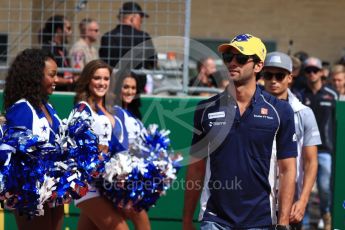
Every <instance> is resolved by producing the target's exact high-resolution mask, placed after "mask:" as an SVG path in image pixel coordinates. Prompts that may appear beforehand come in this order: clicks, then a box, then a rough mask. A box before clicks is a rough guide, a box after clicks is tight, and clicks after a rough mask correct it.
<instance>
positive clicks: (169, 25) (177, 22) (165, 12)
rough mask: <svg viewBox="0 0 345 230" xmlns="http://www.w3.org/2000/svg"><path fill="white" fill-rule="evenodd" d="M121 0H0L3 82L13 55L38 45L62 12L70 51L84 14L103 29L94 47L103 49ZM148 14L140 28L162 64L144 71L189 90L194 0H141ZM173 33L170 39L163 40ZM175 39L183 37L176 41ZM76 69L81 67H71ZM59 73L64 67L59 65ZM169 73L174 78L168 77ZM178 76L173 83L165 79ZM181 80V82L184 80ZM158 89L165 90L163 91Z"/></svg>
mask: <svg viewBox="0 0 345 230" xmlns="http://www.w3.org/2000/svg"><path fill="white" fill-rule="evenodd" d="M125 2H126V1H123V0H73V1H70V0H31V1H27V0H2V1H1V2H0V80H1V81H2V83H3V80H4V77H5V74H6V71H7V69H8V66H9V65H10V63H11V61H12V60H13V58H14V57H15V56H16V55H17V54H18V53H19V52H20V51H22V50H23V49H25V48H29V47H33V48H40V47H41V44H40V42H39V37H40V32H42V28H43V27H44V25H45V23H46V22H47V19H48V18H49V17H51V16H53V15H63V16H65V18H66V19H67V20H69V21H70V22H71V26H72V27H71V29H72V33H71V35H70V36H69V37H66V38H65V40H64V43H65V44H66V48H67V49H69V48H70V47H71V45H72V44H73V43H74V42H76V41H77V40H78V39H79V37H80V33H79V29H78V25H79V23H80V21H81V20H82V19H84V18H93V19H95V20H96V21H97V22H98V24H99V27H100V33H99V39H98V41H97V43H95V48H96V49H97V50H98V49H99V48H100V37H101V36H102V34H104V33H106V32H107V31H110V30H112V29H113V28H114V27H115V26H116V25H117V24H118V23H119V21H118V19H117V15H118V13H119V9H120V8H121V6H122V5H123V4H124V3H125ZM136 2H137V3H138V4H139V5H140V6H141V8H142V10H143V11H144V12H146V13H147V14H149V18H144V20H143V25H142V30H144V31H146V32H148V33H149V34H150V35H151V37H152V39H153V43H154V46H155V49H156V52H157V53H158V66H159V68H158V67H157V68H153V69H151V70H147V69H146V70H137V71H139V72H140V71H144V72H145V71H146V72H145V73H149V74H151V75H152V76H153V80H154V83H155V84H157V85H156V86H155V87H156V88H157V87H158V88H159V87H161V88H162V87H163V88H164V87H166V86H167V85H171V84H174V85H173V87H172V88H174V87H175V88H176V91H179V92H186V91H187V81H188V72H189V49H190V47H189V42H190V41H189V28H190V13H191V1H190V0H186V1H185V0H137V1H136ZM166 36H169V39H160V38H164V37H166ZM175 37H178V38H181V41H182V42H181V41H179V42H176V39H174V38H175ZM68 70H70V71H71V72H78V71H80V70H79V69H73V68H72V69H68ZM59 71H64V69H63V68H59ZM169 76H170V77H169ZM171 78H174V80H173V82H172V83H171V82H170V81H168V83H164V81H166V80H167V79H170V80H171ZM182 79H183V81H182ZM158 91H162V90H159V89H158Z"/></svg>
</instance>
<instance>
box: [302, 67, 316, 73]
mask: <svg viewBox="0 0 345 230" xmlns="http://www.w3.org/2000/svg"><path fill="white" fill-rule="evenodd" d="M305 72H306V73H317V72H319V70H318V69H316V68H307V69H305Z"/></svg>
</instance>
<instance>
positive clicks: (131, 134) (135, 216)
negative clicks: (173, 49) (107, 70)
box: [113, 70, 151, 230]
mask: <svg viewBox="0 0 345 230" xmlns="http://www.w3.org/2000/svg"><path fill="white" fill-rule="evenodd" d="M137 86H138V80H137V76H136V75H135V74H134V73H133V72H130V71H126V70H124V71H123V70H120V71H119V72H118V73H117V74H116V84H115V104H116V105H115V106H114V107H113V114H114V118H115V119H116V120H117V124H119V125H117V128H116V129H115V130H117V132H116V136H117V137H118V138H119V139H121V137H122V136H121V134H122V135H123V136H124V137H125V138H126V136H127V141H125V143H128V146H130V145H131V144H132V143H133V142H134V140H135V139H137V138H138V137H139V135H140V134H141V133H143V132H146V129H145V127H144V125H143V123H142V122H141V113H140V110H139V108H140V105H141V103H140V94H139V91H138V90H137ZM121 127H122V131H121V129H120V128H121ZM128 146H127V148H128ZM119 210H120V211H121V213H122V214H123V215H124V216H125V217H126V218H128V219H130V220H131V221H132V222H133V224H134V226H135V229H136V230H149V229H151V226H150V221H149V218H148V215H147V212H146V211H145V210H141V211H140V212H137V211H135V210H134V209H127V208H122V209H119Z"/></svg>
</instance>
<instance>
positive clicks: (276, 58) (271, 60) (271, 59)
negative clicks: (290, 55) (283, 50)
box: [269, 56, 282, 63]
mask: <svg viewBox="0 0 345 230" xmlns="http://www.w3.org/2000/svg"><path fill="white" fill-rule="evenodd" d="M269 62H275V63H282V60H281V58H280V56H272V57H271V58H270V60H269Z"/></svg>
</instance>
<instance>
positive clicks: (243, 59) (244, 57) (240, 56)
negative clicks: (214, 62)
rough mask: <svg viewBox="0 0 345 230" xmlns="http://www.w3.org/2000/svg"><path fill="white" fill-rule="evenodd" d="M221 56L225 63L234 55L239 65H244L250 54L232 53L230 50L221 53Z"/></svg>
mask: <svg viewBox="0 0 345 230" xmlns="http://www.w3.org/2000/svg"><path fill="white" fill-rule="evenodd" d="M222 57H223V61H224V62H225V63H229V62H231V61H232V59H233V58H234V57H235V60H236V61H237V63H238V64H240V65H244V64H246V63H247V62H248V60H249V58H251V57H252V56H249V55H244V54H241V53H239V54H234V53H231V52H227V53H223V54H222Z"/></svg>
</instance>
